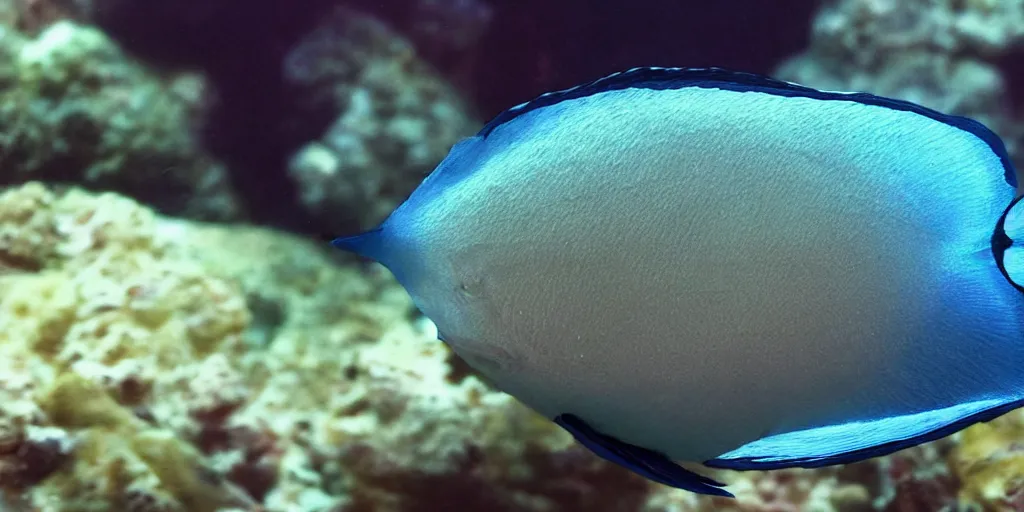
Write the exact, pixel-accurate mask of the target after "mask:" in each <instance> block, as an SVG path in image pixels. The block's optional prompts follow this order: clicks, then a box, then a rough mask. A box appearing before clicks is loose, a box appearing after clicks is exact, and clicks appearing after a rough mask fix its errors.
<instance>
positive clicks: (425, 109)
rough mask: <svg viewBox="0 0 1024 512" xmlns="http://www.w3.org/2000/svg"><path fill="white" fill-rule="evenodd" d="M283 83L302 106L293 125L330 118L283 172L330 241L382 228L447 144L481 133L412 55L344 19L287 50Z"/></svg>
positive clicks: (360, 21) (398, 42) (345, 15)
mask: <svg viewBox="0 0 1024 512" xmlns="http://www.w3.org/2000/svg"><path fill="white" fill-rule="evenodd" d="M285 75H286V79H287V80H288V81H289V83H290V85H291V87H293V88H295V89H296V90H298V91H303V92H302V93H300V94H301V95H302V96H303V97H306V98H308V101H306V102H305V103H304V106H303V107H301V108H299V110H298V112H297V114H296V115H297V118H296V119H303V118H309V117H315V116H317V115H318V114H317V112H325V111H326V112H333V113H335V115H334V120H333V121H332V122H331V123H330V125H329V126H328V127H327V129H326V131H325V132H324V133H323V134H322V135H321V136H320V138H319V140H317V141H313V142H311V143H309V144H308V145H306V146H305V147H303V148H301V149H300V150H299V151H298V152H296V153H295V154H294V155H293V156H292V158H291V162H290V164H289V169H288V172H289V174H290V176H291V177H292V179H293V180H294V181H295V183H296V184H297V189H298V193H299V195H300V197H299V200H300V202H301V203H302V204H303V205H304V206H305V207H306V208H307V209H309V210H310V212H312V213H313V214H314V215H315V216H316V218H317V219H318V221H319V222H320V223H322V225H323V227H324V229H326V230H328V231H330V232H333V233H345V232H352V231H357V230H360V229H367V228H370V227H372V226H374V225H375V224H377V223H378V222H380V221H381V220H383V219H384V217H386V216H387V214H389V213H390V212H391V210H393V209H394V208H395V207H396V206H397V205H398V204H399V203H400V202H401V201H402V200H403V199H405V197H406V196H407V195H408V194H409V193H410V192H412V190H413V188H415V187H416V185H417V184H419V182H420V181H422V179H423V178H424V177H425V176H426V175H427V174H428V173H429V172H430V171H431V170H433V168H434V166H436V165H437V164H438V163H439V162H440V161H441V160H442V159H443V158H444V157H445V155H447V154H448V149H449V148H450V147H451V146H452V145H453V144H454V143H455V142H457V141H458V140H459V139H461V138H462V137H466V136H469V135H472V134H473V133H475V131H476V130H478V129H479V127H480V123H479V122H478V121H476V120H475V119H473V118H472V117H471V115H470V114H469V108H468V107H467V105H466V104H465V103H464V102H463V101H462V100H461V98H460V97H459V95H458V94H457V93H456V91H455V90H454V89H453V88H452V87H451V86H450V85H449V84H447V83H446V82H445V81H444V80H443V79H442V78H441V77H440V76H439V75H438V73H437V72H435V71H433V70H432V69H431V68H430V67H429V66H428V65H427V64H425V63H424V62H423V61H422V60H420V58H419V57H418V56H417V53H416V51H415V49H414V48H413V47H412V45H410V44H409V43H408V42H407V41H405V40H404V39H403V38H401V37H399V36H398V35H397V34H396V33H395V32H393V31H392V30H391V29H389V28H388V27H387V26H385V25H384V24H382V23H380V22H378V21H376V20H374V19H372V18H369V17H367V16H365V15H361V14H359V13H357V12H354V11H351V10H348V9H338V10H337V11H336V12H335V13H334V14H333V15H332V16H330V17H327V18H325V19H324V21H323V23H322V24H321V25H320V26H319V27H318V28H317V29H316V30H314V31H313V32H311V33H310V34H308V35H307V36H306V37H305V38H304V39H303V40H302V41H300V42H299V43H298V44H297V45H296V46H295V47H294V49H293V50H292V52H291V53H290V54H289V55H288V57H287V58H286V61H285ZM296 122H297V121H296Z"/></svg>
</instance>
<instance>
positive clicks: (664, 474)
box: [555, 414, 733, 498]
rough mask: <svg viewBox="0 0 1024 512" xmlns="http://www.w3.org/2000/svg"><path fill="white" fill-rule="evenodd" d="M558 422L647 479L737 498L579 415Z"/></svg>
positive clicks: (563, 416)
mask: <svg viewBox="0 0 1024 512" xmlns="http://www.w3.org/2000/svg"><path fill="white" fill-rule="evenodd" d="M555 423H557V424H558V425H559V426H561V427H562V428H564V429H565V430H567V431H568V432H569V433H570V434H572V436H573V437H574V438H576V441H577V442H579V443H580V444H582V445H583V446H585V447H587V449H589V450H590V451H592V452H594V453H595V454H597V455H598V456H599V457H601V458H603V459H605V460H607V461H609V462H613V463H615V464H618V465H620V466H622V467H625V468H626V469H629V470H630V471H632V472H634V473H636V474H638V475H640V476H643V477H644V478H647V479H649V480H652V481H655V482H658V483H660V484H664V485H667V486H670V487H675V488H678V489H684V490H687V491H691V492H696V493H700V494H708V495H712V496H725V497H730V498H731V497H733V495H732V493H730V492H729V491H726V490H725V489H722V487H723V486H724V485H725V484H722V483H719V482H716V481H714V480H712V479H710V478H708V477H705V476H701V475H698V474H697V473H694V472H692V471H689V470H687V469H684V468H683V467H681V466H679V465H678V464H676V463H675V462H672V461H671V460H670V459H669V458H668V457H666V456H665V455H663V454H661V453H658V452H656V451H653V450H648V449H647V448H641V447H639V446H634V445H631V444H628V443H624V442H622V441H619V440H618V439H615V438H614V437H611V436H607V435H605V434H602V433H600V432H598V431H596V430H594V429H593V428H592V427H590V426H589V425H587V423H586V422H585V421H583V420H582V419H580V418H579V417H577V416H575V415H572V414H561V415H559V416H558V417H556V418H555Z"/></svg>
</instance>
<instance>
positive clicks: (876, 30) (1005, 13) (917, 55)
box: [776, 0, 1024, 159]
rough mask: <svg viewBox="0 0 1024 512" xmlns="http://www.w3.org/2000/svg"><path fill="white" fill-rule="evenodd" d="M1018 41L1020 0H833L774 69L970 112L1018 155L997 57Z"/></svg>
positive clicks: (1022, 42)
mask: <svg viewBox="0 0 1024 512" xmlns="http://www.w3.org/2000/svg"><path fill="white" fill-rule="evenodd" d="M1021 48H1024V2H1021V1H1019V0H1005V1H1004V0H999V1H996V0H967V1H953V0H942V1H931V0H909V1H908V0H834V1H831V2H829V3H828V4H827V5H826V6H825V7H824V8H823V9H822V11H821V12H820V13H819V15H818V16H817V18H816V19H815V21H814V23H813V30H812V38H811V47H810V49H809V50H808V51H807V52H805V53H804V54H802V55H799V56H797V57H795V58H793V59H791V60H789V61H788V62H786V63H784V64H783V65H782V66H781V67H780V68H779V69H778V71H777V72H776V75H777V76H779V77H780V78H783V79H786V80H792V81H795V82H799V83H803V84H806V85H809V86H812V87H818V88H822V89H828V90H851V91H868V92H872V93H875V94H881V95H883V96H891V97H897V98H902V99H906V100H910V101H913V102H916V103H920V104H923V105H926V106H929V107H932V108H935V109H937V110H940V111H943V112H950V113H954V114H959V115H965V116H968V117H973V118H976V119H978V120H980V121H982V122H984V123H986V124H987V125H989V126H990V127H991V128H992V129H994V130H995V131H997V132H999V134H1000V135H1002V136H1003V138H1004V139H1005V140H1006V142H1007V145H1008V146H1009V149H1010V150H1011V153H1014V154H1015V155H1017V156H1018V159H1020V156H1019V153H1020V151H1021V150H1022V149H1024V147H1021V145H1022V144H1024V123H1022V122H1021V121H1020V120H1016V119H1012V118H1011V117H1010V116H1009V115H1008V114H1009V98H1008V91H1007V83H1006V79H1005V77H1004V75H1003V73H1002V71H1001V70H1000V68H999V66H998V64H999V61H1000V59H1002V58H1005V57H1006V56H1009V55H1012V54H1014V53H1015V52H1019V51H1021Z"/></svg>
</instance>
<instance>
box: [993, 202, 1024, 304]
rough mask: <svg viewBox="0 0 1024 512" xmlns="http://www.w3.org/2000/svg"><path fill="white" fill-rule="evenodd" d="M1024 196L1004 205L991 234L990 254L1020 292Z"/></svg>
mask: <svg viewBox="0 0 1024 512" xmlns="http://www.w3.org/2000/svg"><path fill="white" fill-rule="evenodd" d="M1021 199H1024V196H1020V197H1017V198H1016V199H1014V200H1013V201H1012V202H1010V205H1009V206H1007V207H1006V210H1005V211H1004V212H1003V215H1002V216H1001V217H999V222H997V223H996V229H995V232H994V233H993V234H992V256H993V257H994V258H995V260H996V265H998V266H999V271H1000V272H1001V273H1002V274H1003V277H1005V278H1006V280H1007V281H1009V282H1010V284H1011V285H1013V287H1014V288H1016V289H1017V290H1018V291H1020V292H1024V286H1022V283H1024V205H1022V204H1021Z"/></svg>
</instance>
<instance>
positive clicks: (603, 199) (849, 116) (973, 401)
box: [332, 67, 1024, 497]
mask: <svg viewBox="0 0 1024 512" xmlns="http://www.w3.org/2000/svg"><path fill="white" fill-rule="evenodd" d="M1018 183H1020V177H1019V176H1018V174H1017V171H1016V169H1015V168H1014V166H1013V163H1012V162H1011V159H1010V156H1009V155H1008V153H1007V150H1006V148H1005V146H1004V144H1003V142H1002V141H1001V139H1000V138H999V137H998V136H997V135H996V134H995V133H993V132H992V131H991V130H990V129H988V128H987V127H985V125H983V124H982V123H980V122H978V121H975V120H972V119H969V118H965V117H960V116H955V115H950V114H944V113H940V112H937V111H935V110H931V109H929V108H926V107H924V106H920V105H917V104H914V103H910V102H907V101H902V100H898V99H892V98H885V97H880V96H876V95H872V94H868V93H863V92H829V91H821V90H817V89H814V88H810V87H806V86H803V85H799V84H795V83H792V82H786V81H782V80H778V79H774V78H771V77H767V76H762V75H757V74H753V73H745V72H741V71H732V70H727V69H722V68H656V67H645V68H634V69H630V70H627V71H623V72H619V73H615V74H612V75H609V76H606V77H604V78H600V79H598V80H595V81H592V82H589V83H585V84H582V85H579V86H577V87H573V88H570V89H565V90H560V91H555V92H551V93H546V94H543V95H541V96H539V97H537V98H535V99H534V100H532V101H529V102H526V103H523V104H521V105H518V106H515V107H512V108H510V109H508V110H506V111H504V112H502V113H501V114H499V115H497V116H496V117H495V118H494V119H493V120H492V121H490V122H489V123H487V124H486V125H485V126H484V127H483V128H482V129H481V130H480V131H479V133H477V134H476V135H474V136H472V137H468V138H466V139H464V140H461V141H459V142H458V143H457V144H455V145H454V146H453V147H452V148H451V150H450V152H449V154H448V155H447V157H446V158H445V159H444V160H443V161H442V162H441V163H440V164H439V165H438V166H437V167H436V168H435V169H434V170H433V171H432V172H431V173H430V174H429V175H428V176H427V177H426V178H425V179H424V180H423V182H422V183H421V184H420V185H419V186H418V187H417V188H416V189H415V190H414V191H413V192H412V194H411V195H410V196H409V197H408V199H407V200H406V201H405V202H403V203H402V204H400V205H399V206H398V207H397V208H396V209H395V210H394V211H393V212H392V213H391V215H390V216H389V217H388V218H387V219H386V220H385V221H384V222H383V223H381V224H380V225H379V226H378V227H376V228H375V229H371V230H369V231H366V232H364V233H360V234H356V235H352V236H346V237H339V238H337V239H336V240H334V241H333V242H332V243H333V245H334V246H335V247H338V248H340V249H343V250H346V251H349V252H353V253H355V254H357V255H360V256H362V257H364V258H368V259H370V260H374V261H376V262H379V263H380V264H382V265H384V266H385V267H387V268H388V269H389V270H390V271H391V272H392V273H393V274H394V276H395V278H396V279H397V280H398V282H399V283H400V284H401V285H402V286H403V287H404V288H405V289H406V291H407V292H408V293H409V295H410V297H411V298H412V301H413V303H414V304H415V305H416V307H417V308H418V309H419V310H420V311H421V312H422V313H423V315H424V316H426V317H427V318H429V319H430V320H431V321H433V323H434V324H436V326H437V329H438V337H439V338H440V339H441V340H442V341H443V342H444V343H446V344H447V345H448V346H449V347H450V348H451V349H452V350H453V351H454V352H455V353H456V354H458V355H459V356H460V357H461V358H462V359H464V360H465V361H466V362H467V363H468V364H469V365H470V366H472V367H473V368H474V369H475V370H476V371H477V372H478V373H479V374H480V375H481V376H483V377H484V378H485V379H486V380H487V381H489V382H490V383H492V384H493V385H494V386H496V387H497V388H498V389H500V390H502V391H504V392H506V393H508V394H510V395H512V396H514V397H515V398H517V399H518V400H519V401H520V402H522V403H523V404H525V405H526V406H528V407H530V408H532V409H533V410H535V411H536V412H538V413H540V414H541V415H543V416H545V417H546V418H548V419H549V420H551V421H553V422H555V423H556V424H558V425H559V426H561V427H562V428H564V429H565V430H566V431H568V432H569V433H571V434H572V435H573V437H574V438H575V439H576V441H578V442H579V443H580V444H581V445H583V446H585V447H587V448H588V449H590V450H591V451H593V452H594V453H596V454H597V455H598V456H600V457H602V458H604V459H606V460H608V461H611V462H613V463H615V464H618V465H620V466H623V467H625V468H627V469H629V470H631V471H633V472H634V473H637V474H639V475H641V476H643V477H645V478H647V479H649V480H651V481H654V482H658V483H661V484H664V485H668V486H672V487H676V488H680V489H685V490H689V491H692V492H695V493H700V494H707V495H713V496H724V497H733V494H732V493H731V492H729V490H728V489H727V487H728V485H727V484H724V483H721V482H719V481H716V480H715V479H713V478H710V477H708V476H706V473H709V471H710V472H711V473H710V474H715V473H713V471H714V470H718V469H729V470H738V471H747V470H777V469H784V468H793V467H803V468H816V467H823V466H832V465H841V464H848V463H852V462H856V461H861V460H865V459H869V458H873V457H879V456H883V455H887V454H890V453H893V452H896V451H898V450H902V449H905V448H908V447H912V446H915V445H918V444H921V443H925V442H928V441H932V440H936V439H939V438H941V437H944V436H947V435H949V434H952V433H954V432H957V431H959V430H961V429H963V428H966V427H967V426H969V425H972V424H974V423H979V422H986V421H990V420H992V419H994V418H996V417H998V416H1000V415H1002V414H1005V413H1007V412H1009V411H1011V410H1013V409H1016V408H1018V407H1020V406H1021V405H1022V404H1024V371H1021V370H1020V369H1021V368H1024V294H1022V292H1024V289H1022V288H1021V286H1020V284H1019V283H1020V282H1021V276H1022V273H1021V270H1022V269H1024V255H1022V251H1020V248H1019V244H1018V243H1017V242H1016V240H1017V239H1019V238H1020V237H1019V236H1018V235H1020V236H1024V232H1022V228H1021V224H1022V223H1021V222H1020V221H1021V220H1022V219H1021V215H1022V214H1021V212H1020V210H1021V208H1019V207H1018V206H1019V204H1020V203H1019V201H1020V199H1021V191H1020V190H1019V189H1018Z"/></svg>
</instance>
